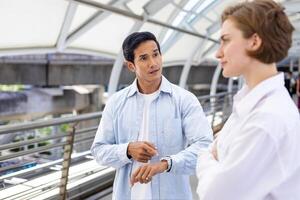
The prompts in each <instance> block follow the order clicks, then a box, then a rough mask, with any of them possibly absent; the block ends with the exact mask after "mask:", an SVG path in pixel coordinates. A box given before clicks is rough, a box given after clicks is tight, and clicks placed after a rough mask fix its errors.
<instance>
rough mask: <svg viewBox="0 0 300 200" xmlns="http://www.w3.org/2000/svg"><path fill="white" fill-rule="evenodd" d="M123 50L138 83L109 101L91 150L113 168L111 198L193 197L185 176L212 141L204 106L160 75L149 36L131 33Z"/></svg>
mask: <svg viewBox="0 0 300 200" xmlns="http://www.w3.org/2000/svg"><path fill="white" fill-rule="evenodd" d="M122 47H123V54H124V58H125V60H126V64H127V66H128V68H129V70H130V71H132V72H134V73H135V74H136V79H135V81H134V82H133V83H132V84H131V85H130V86H128V87H126V88H124V89H123V90H121V91H119V92H117V93H116V94H114V95H113V96H112V97H111V98H110V99H109V100H108V102H107V104H106V106H105V109H104V111H103V115H102V119H101V122H100V125H99V128H98V131H97V134H96V137H95V140H94V143H93V145H92V148H91V152H92V154H93V156H94V157H95V159H96V161H97V162H98V163H99V164H101V165H106V166H111V167H114V168H116V177H115V181H114V187H113V199H116V200H120V199H172V200H173V199H192V192H191V189H190V184H189V175H191V174H195V168H196V162H197V153H198V152H199V150H200V149H201V148H207V146H208V145H209V144H210V143H211V141H212V130H211V128H210V126H209V123H208V121H207V119H206V117H205V115H204V113H203V110H202V107H201V105H200V103H199V101H198V100H197V98H196V97H195V95H193V94H192V93H190V92H188V91H186V90H184V89H182V88H180V87H178V86H176V85H174V84H172V83H170V82H169V81H168V80H167V79H166V78H165V77H163V76H162V56H161V51H160V46H159V43H158V42H157V40H156V38H155V36H154V35H153V34H152V33H149V32H135V33H133V34H131V35H129V36H128V37H127V38H126V39H125V40H124V42H123V46H122Z"/></svg>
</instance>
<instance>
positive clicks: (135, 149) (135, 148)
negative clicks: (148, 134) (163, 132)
mask: <svg viewBox="0 0 300 200" xmlns="http://www.w3.org/2000/svg"><path fill="white" fill-rule="evenodd" d="M127 154H128V155H130V156H131V157H132V158H133V159H134V160H136V161H139V162H143V163H147V162H148V161H149V160H151V158H152V156H155V155H157V154H158V152H157V149H156V148H155V146H154V144H152V143H150V142H146V141H139V142H130V143H129V144H128V148H127Z"/></svg>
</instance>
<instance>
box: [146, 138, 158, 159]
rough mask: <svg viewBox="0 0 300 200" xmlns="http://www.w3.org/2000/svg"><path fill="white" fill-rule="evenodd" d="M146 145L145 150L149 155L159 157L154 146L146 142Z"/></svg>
mask: <svg viewBox="0 0 300 200" xmlns="http://www.w3.org/2000/svg"><path fill="white" fill-rule="evenodd" d="M144 144H145V146H144V149H145V150H146V152H147V153H149V154H150V155H151V156H154V155H158V151H157V148H156V147H155V146H154V144H152V143H150V142H146V141H145V142H144Z"/></svg>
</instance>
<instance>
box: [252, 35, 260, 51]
mask: <svg viewBox="0 0 300 200" xmlns="http://www.w3.org/2000/svg"><path fill="white" fill-rule="evenodd" d="M261 45H262V39H261V37H259V35H258V34H257V33H254V34H253V35H252V36H251V37H250V39H249V50H250V51H256V50H258V49H259V48H260V47H261Z"/></svg>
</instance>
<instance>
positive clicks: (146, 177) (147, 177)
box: [142, 166, 151, 183]
mask: <svg viewBox="0 0 300 200" xmlns="http://www.w3.org/2000/svg"><path fill="white" fill-rule="evenodd" d="M150 171H151V166H148V167H147V169H146V170H145V172H144V174H143V176H142V179H143V181H144V183H148V182H149V181H150V180H151V177H150V176H149V173H150Z"/></svg>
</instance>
